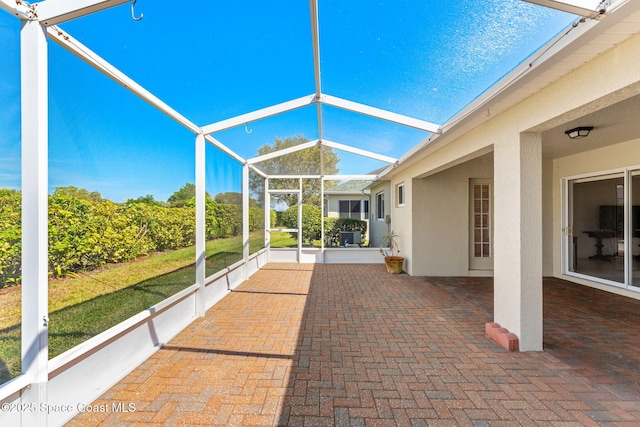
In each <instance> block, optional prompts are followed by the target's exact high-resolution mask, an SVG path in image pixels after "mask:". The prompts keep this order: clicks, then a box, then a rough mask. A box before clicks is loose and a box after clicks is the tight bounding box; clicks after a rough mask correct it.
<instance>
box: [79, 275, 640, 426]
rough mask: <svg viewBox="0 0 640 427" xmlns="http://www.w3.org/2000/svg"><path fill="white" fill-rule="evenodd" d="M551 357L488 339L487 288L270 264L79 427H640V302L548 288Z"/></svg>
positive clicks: (469, 282)
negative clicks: (118, 408)
mask: <svg viewBox="0 0 640 427" xmlns="http://www.w3.org/2000/svg"><path fill="white" fill-rule="evenodd" d="M544 297H545V298H544V300H545V302H544V310H545V316H544V321H545V330H544V334H545V335H544V336H545V338H544V345H545V351H544V352H528V353H509V352H507V351H506V350H504V349H502V348H501V347H499V346H497V345H496V344H494V342H493V341H491V340H490V339H489V338H488V337H487V336H485V333H484V325H485V323H486V322H490V321H492V320H493V316H492V311H493V308H492V306H493V290H492V280H491V279H490V278H424V277H410V276H408V275H406V274H403V275H397V276H392V275H388V274H386V272H385V271H384V266H383V265H381V264H380V265H308V264H295V265H291V264H269V265H267V266H266V267H265V268H263V269H262V270H260V271H259V272H258V273H256V274H255V275H254V276H253V277H251V279H250V280H248V281H247V282H245V283H243V284H242V285H241V286H240V287H239V288H237V289H236V290H235V291H234V292H232V293H231V294H230V295H228V296H227V297H225V298H224V299H223V300H222V301H221V302H220V303H218V304H217V305H216V306H215V307H213V308H212V309H210V310H209V311H208V312H207V315H206V316H205V317H203V318H200V319H198V320H196V321H195V322H194V323H193V324H192V325H191V326H190V327H189V328H187V329H186V330H184V331H183V332H182V333H181V334H179V335H178V336H177V337H175V338H174V339H173V340H171V341H170V342H169V343H167V344H166V345H165V346H164V347H163V348H162V349H161V350H159V351H158V352H157V353H155V354H154V355H153V356H152V357H151V358H150V359H149V360H147V361H146V362H145V363H143V364H142V365H141V366H140V367H138V368H137V369H136V370H135V371H134V372H132V373H131V374H129V375H128V376H126V377H125V378H124V379H123V380H122V381H120V382H119V383H118V384H116V385H115V386H114V387H113V388H112V389H110V390H109V391H108V392H106V393H105V394H104V395H103V396H102V397H101V398H100V399H99V400H97V401H96V402H95V403H94V404H95V405H99V404H107V405H108V407H109V408H111V407H112V406H111V405H112V403H115V404H116V405H117V404H120V403H123V404H124V406H125V407H128V405H129V404H132V405H133V406H135V411H130V412H114V411H109V412H106V413H83V414H81V415H79V416H77V417H76V418H75V419H74V420H72V421H71V422H70V424H69V425H79V426H90V425H145V426H149V425H176V424H186V425H216V424H219V425H243V426H244V425H246V426H258V425H291V426H295V425H299V426H302V425H304V426H313V425H323V426H327V425H341V426H351V425H353V426H386V425H389V426H392V425H393V426H395V425H402V426H425V425H429V426H432V425H433V426H438V425H442V426H454V425H460V426H464V425H469V426H510V427H511V426H513V425H527V426H529V425H531V426H533V425H535V426H538V425H542V426H547V425H548V426H591V425H594V426H595V425H629V426H631V425H634V426H638V425H640V351H639V350H640V328H639V327H638V325H640V301H636V300H631V299H628V298H623V297H619V296H616V295H613V294H609V293H606V292H602V291H597V290H594V289H590V288H586V287H582V286H578V285H574V284H571V283H568V282H565V281H561V280H558V279H545V281H544Z"/></svg>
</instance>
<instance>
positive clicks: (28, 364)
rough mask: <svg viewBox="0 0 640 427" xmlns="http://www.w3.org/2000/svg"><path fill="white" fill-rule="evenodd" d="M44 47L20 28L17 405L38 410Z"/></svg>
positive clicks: (36, 415) (33, 416)
mask: <svg viewBox="0 0 640 427" xmlns="http://www.w3.org/2000/svg"><path fill="white" fill-rule="evenodd" d="M47 52H48V45H47V36H46V32H45V28H44V27H43V26H42V25H40V23H39V22H38V21H26V22H25V23H24V25H23V26H22V29H21V30H20V53H21V55H20V57H21V58H20V75H21V81H20V84H21V101H22V333H21V340H22V374H23V375H25V376H26V377H27V378H28V380H29V382H30V384H31V387H30V388H29V389H28V390H27V391H25V392H24V394H23V395H22V400H21V402H22V403H23V404H26V405H30V406H29V407H34V408H40V405H41V404H43V403H46V402H47V381H48V377H49V374H48V359H49V357H48V354H49V346H48V338H49V332H48V325H49V307H48V286H49V285H48V278H49V276H48V246H49V245H48V237H47V236H48V194H47V193H48V191H47V190H48V182H49V178H48V170H49V162H48V152H49V136H48V132H49V130H48V129H49V121H48V69H49V68H48V57H47ZM21 412H22V413H21V415H20V416H21V417H22V425H47V416H48V414H47V411H40V410H34V411H21Z"/></svg>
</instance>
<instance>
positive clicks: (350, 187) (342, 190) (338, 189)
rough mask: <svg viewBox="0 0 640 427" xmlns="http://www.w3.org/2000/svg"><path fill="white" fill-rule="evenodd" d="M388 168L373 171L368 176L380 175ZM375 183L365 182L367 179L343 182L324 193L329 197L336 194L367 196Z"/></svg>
mask: <svg viewBox="0 0 640 427" xmlns="http://www.w3.org/2000/svg"><path fill="white" fill-rule="evenodd" d="M386 168H387V166H383V167H381V168H378V169H375V170H372V171H371V172H369V173H368V174H367V175H378V174H379V173H380V172H382V171H383V170H385V169H386ZM373 182H374V181H369V180H365V179H353V180H350V181H342V182H340V183H339V184H336V186H334V187H331V189H329V190H326V191H325V192H324V194H328V195H335V194H358V195H363V194H366V195H368V194H369V186H370V185H371V184H372V183H373Z"/></svg>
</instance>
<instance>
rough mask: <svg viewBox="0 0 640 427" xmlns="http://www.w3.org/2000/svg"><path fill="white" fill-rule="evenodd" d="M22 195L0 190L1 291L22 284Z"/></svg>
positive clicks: (17, 192) (13, 191) (16, 192)
mask: <svg viewBox="0 0 640 427" xmlns="http://www.w3.org/2000/svg"><path fill="white" fill-rule="evenodd" d="M20 206H21V194H20V192H19V191H15V190H8V189H0V289H2V288H4V287H6V286H13V285H17V284H18V283H20V276H21V274H22V273H21V252H22V227H21V224H22V223H21V219H20V216H21V210H20Z"/></svg>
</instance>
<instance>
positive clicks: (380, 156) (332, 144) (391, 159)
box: [322, 139, 398, 163]
mask: <svg viewBox="0 0 640 427" xmlns="http://www.w3.org/2000/svg"><path fill="white" fill-rule="evenodd" d="M322 145H324V146H326V147H331V148H335V149H338V150H342V151H347V152H349V153H353V154H358V155H360V156H364V157H369V158H371V159H375V160H380V161H382V162H386V163H396V162H397V161H398V159H396V158H395V157H389V156H385V155H383V154H377V153H374V152H371V151H367V150H362V149H360V148H355V147H352V146H350V145H345V144H340V143H338V142H333V141H328V140H326V139H325V140H324V141H322Z"/></svg>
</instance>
